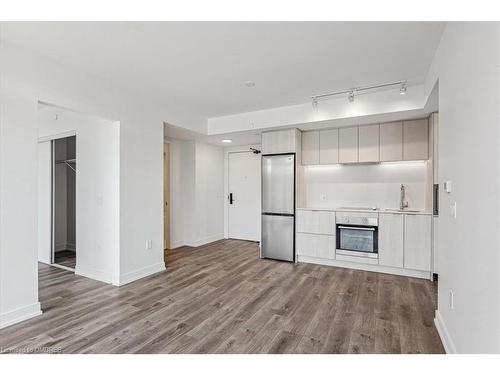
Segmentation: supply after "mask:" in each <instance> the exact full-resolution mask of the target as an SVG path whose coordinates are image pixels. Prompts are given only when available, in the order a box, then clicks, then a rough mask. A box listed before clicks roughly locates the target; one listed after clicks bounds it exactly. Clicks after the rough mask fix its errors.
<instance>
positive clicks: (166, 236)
mask: <svg viewBox="0 0 500 375" xmlns="http://www.w3.org/2000/svg"><path fill="white" fill-rule="evenodd" d="M169 200H170V145H169V144H168V143H164V144H163V248H164V249H165V250H168V249H169V248H170V205H169Z"/></svg>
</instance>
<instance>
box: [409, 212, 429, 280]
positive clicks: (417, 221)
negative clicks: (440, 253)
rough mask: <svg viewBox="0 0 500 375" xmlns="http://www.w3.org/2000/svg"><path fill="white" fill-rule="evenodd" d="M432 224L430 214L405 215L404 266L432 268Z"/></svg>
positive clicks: (427, 269)
mask: <svg viewBox="0 0 500 375" xmlns="http://www.w3.org/2000/svg"><path fill="white" fill-rule="evenodd" d="M431 225H432V218H431V216H429V215H405V223H404V227H405V229H404V268H408V269H412V270H419V271H430V270H431V241H432V237H431Z"/></svg>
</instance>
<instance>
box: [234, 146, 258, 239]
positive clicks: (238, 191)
mask: <svg viewBox="0 0 500 375" xmlns="http://www.w3.org/2000/svg"><path fill="white" fill-rule="evenodd" d="M260 163H261V156H260V154H255V153H253V152H252V151H243V152H231V153H229V154H228V193H229V196H228V237H229V238H234V239H241V240H249V241H260V205H261V202H260V190H261V189H260V181H261V176H260V169H261V165H260Z"/></svg>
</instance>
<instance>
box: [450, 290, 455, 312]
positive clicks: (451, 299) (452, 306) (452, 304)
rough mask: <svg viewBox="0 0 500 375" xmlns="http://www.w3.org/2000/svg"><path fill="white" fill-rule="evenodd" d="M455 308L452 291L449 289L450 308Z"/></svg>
mask: <svg viewBox="0 0 500 375" xmlns="http://www.w3.org/2000/svg"><path fill="white" fill-rule="evenodd" d="M454 308H455V298H454V296H453V291H452V290H450V309H452V310H453V309H454Z"/></svg>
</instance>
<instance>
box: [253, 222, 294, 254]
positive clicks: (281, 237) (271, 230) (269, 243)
mask: <svg viewBox="0 0 500 375" xmlns="http://www.w3.org/2000/svg"><path fill="white" fill-rule="evenodd" d="M294 221H295V217H293V216H278V215H262V244H261V246H262V257H263V258H270V259H277V260H286V261H289V262H293V261H294V260H295V251H294V250H295V249H294V237H295V234H294Z"/></svg>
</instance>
